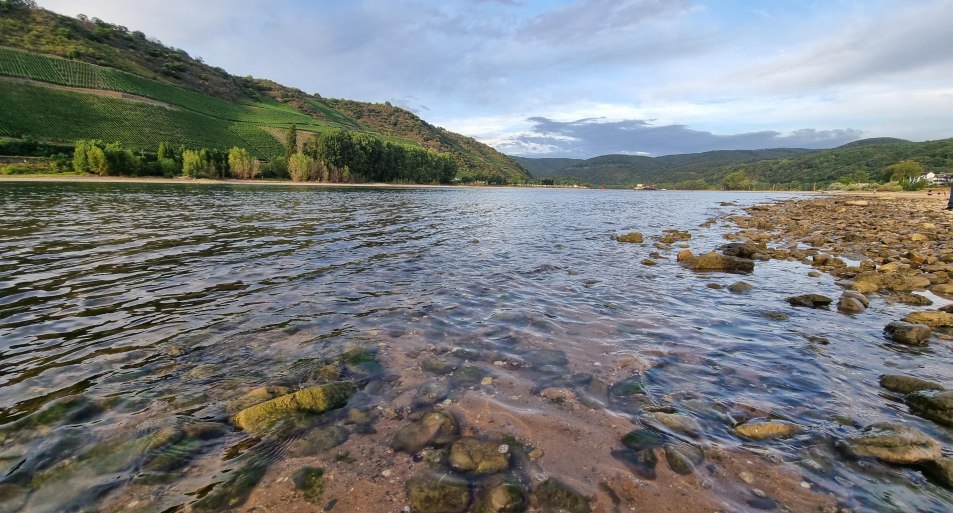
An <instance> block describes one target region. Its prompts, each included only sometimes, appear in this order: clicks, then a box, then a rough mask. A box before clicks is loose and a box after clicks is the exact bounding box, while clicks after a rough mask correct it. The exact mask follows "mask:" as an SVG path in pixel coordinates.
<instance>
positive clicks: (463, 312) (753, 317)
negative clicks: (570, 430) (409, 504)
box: [0, 183, 953, 512]
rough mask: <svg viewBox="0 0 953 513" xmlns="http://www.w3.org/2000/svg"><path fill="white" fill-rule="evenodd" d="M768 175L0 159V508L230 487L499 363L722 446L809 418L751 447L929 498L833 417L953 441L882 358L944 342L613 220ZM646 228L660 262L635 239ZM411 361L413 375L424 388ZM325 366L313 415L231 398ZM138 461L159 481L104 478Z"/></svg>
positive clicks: (692, 201)
mask: <svg viewBox="0 0 953 513" xmlns="http://www.w3.org/2000/svg"><path fill="white" fill-rule="evenodd" d="M773 197H777V195H760V194H744V195H730V194H727V193H726V194H721V193H674V192H664V193H662V192H658V193H644V192H638V193H636V192H632V191H588V190H584V191H577V190H512V189H507V190H481V189H449V190H448V189H316V188H294V187H273V188H268V187H228V186H189V185H144V184H134V185H130V184H35V183H31V184H25V183H18V184H13V183H2V184H0V219H3V223H2V225H0V340H2V343H0V425H2V429H3V431H2V432H0V441H2V449H0V473H2V474H0V475H2V476H3V477H2V484H0V501H3V502H2V503H0V510H2V511H16V510H18V509H23V510H27V511H66V510H81V509H83V508H85V507H87V506H94V507H102V508H103V509H105V510H111V509H110V508H115V509H116V510H119V509H122V507H125V506H126V505H129V504H132V505H133V506H129V507H131V508H138V509H133V510H136V511H156V512H160V511H178V510H180V509H182V508H183V507H185V508H191V509H193V510H221V509H225V508H228V507H230V506H233V505H236V504H240V503H241V502H242V501H243V500H245V497H247V496H248V494H249V493H250V490H252V489H253V488H254V487H255V486H256V485H257V484H258V483H259V481H260V480H261V478H262V476H263V475H264V474H265V472H266V471H267V469H268V467H269V465H272V464H274V463H275V462H278V461H280V460H282V459H283V458H287V457H292V456H296V455H302V454H313V453H316V452H320V451H322V450H329V449H330V448H333V447H336V446H337V445H339V444H341V443H344V440H347V439H348V437H359V436H368V437H373V436H374V433H375V432H376V429H375V422H378V420H379V419H378V418H377V416H378V415H380V413H379V412H381V411H385V412H386V411H387V408H386V406H387V405H388V404H391V403H392V401H393V400H394V398H395V397H398V396H399V395H400V394H405V395H407V394H410V395H414V399H413V401H414V404H416V405H417V406H422V405H429V404H434V403H439V402H441V401H443V400H444V399H446V398H449V399H451V400H455V399H458V398H459V394H460V393H461V391H463V390H467V389H474V388H476V387H481V386H482V387H484V388H489V387H490V385H488V383H491V382H493V380H495V381H497V382H505V381H506V380H507V379H509V378H512V379H517V380H520V381H523V382H529V383H531V384H532V390H531V392H533V393H537V394H538V393H540V392H541V391H544V390H546V389H549V390H565V389H573V390H576V391H577V392H578V393H579V398H580V400H582V401H584V402H585V403H586V404H587V406H589V407H594V408H600V409H602V408H605V409H608V410H609V411H611V412H614V413H616V414H618V415H621V416H623V417H627V418H636V417H637V416H639V415H642V414H645V412H649V411H653V412H661V413H665V412H672V411H679V412H682V413H684V414H687V415H689V416H691V418H693V419H694V420H696V421H697V422H698V423H699V426H700V428H701V430H702V434H703V437H704V439H705V440H707V441H710V442H712V443H717V444H721V445H723V446H725V447H738V446H740V445H742V444H743V442H742V441H740V440H739V439H738V438H737V436H735V435H734V434H733V432H732V430H731V422H730V421H729V420H726V419H730V420H733V421H738V420H743V419H744V418H746V417H753V416H758V415H757V414H756V412H770V414H771V415H773V416H775V417H778V418H785V419H787V420H790V421H792V422H795V423H797V424H799V425H801V426H806V427H808V428H809V429H807V430H806V432H805V434H803V435H801V436H798V437H795V438H792V439H788V440H784V441H780V442H772V443H765V444H761V445H760V446H758V447H760V450H765V451H768V452H769V453H771V454H774V455H776V456H777V457H778V458H780V459H783V460H786V461H810V462H811V464H810V465H809V468H806V471H809V472H811V473H812V474H811V475H812V480H813V482H816V483H819V486H820V487H821V488H822V489H827V490H830V491H831V493H835V494H836V495H838V497H839V498H841V499H843V500H846V501H848V502H849V503H850V504H852V505H853V507H855V508H870V509H873V510H890V509H896V510H904V511H910V510H914V509H917V508H919V509H920V510H923V511H939V510H943V509H945V508H947V507H949V506H950V504H953V497H951V495H950V493H949V492H947V491H944V490H942V489H941V488H938V487H936V486H935V485H933V484H930V483H928V482H926V481H925V480H924V479H923V478H922V476H920V475H919V473H918V472H917V471H915V470H904V469H897V468H881V467H877V466H874V467H869V466H868V467H863V466H858V465H856V464H853V463H849V462H844V461H840V460H839V458H838V457H837V456H836V453H835V452H834V451H833V449H832V447H831V445H832V444H831V440H832V439H833V438H834V437H837V436H840V435H843V434H845V433H847V431H848V430H849V429H852V428H851V425H853V424H856V425H866V424H869V423H872V422H875V421H880V420H889V421H897V420H898V419H902V420H903V421H905V422H908V423H910V424H911V425H914V426H916V427H918V428H919V429H922V430H923V431H924V432H926V433H928V434H930V435H931V436H933V437H935V438H936V439H937V440H939V441H940V442H941V443H943V444H944V445H953V439H951V437H950V433H949V432H948V431H946V430H944V429H942V428H939V427H937V426H936V425H933V424H932V423H930V422H927V421H923V420H921V419H918V418H917V417H913V416H910V415H908V414H907V413H906V409H905V407H903V406H902V404H900V403H898V402H896V401H892V400H890V399H889V398H888V397H887V396H882V395H881V394H882V393H883V391H882V390H881V389H879V388H878V386H877V376H879V375H880V374H883V373H885V372H892V373H905V372H914V373H915V374H916V375H917V376H920V377H923V378H926V379H931V380H934V381H939V382H941V383H942V382H946V383H950V382H953V380H951V378H953V366H951V365H950V364H949V362H950V361H951V360H949V357H950V354H949V353H950V352H949V346H948V344H935V345H933V346H931V347H930V348H926V349H918V350H915V351H914V350H909V349H908V350H900V349H898V348H896V347H895V346H892V345H889V344H886V343H885V341H884V340H883V337H882V336H881V333H880V332H881V329H882V327H883V324H884V321H883V320H884V319H888V320H889V319H895V318H899V317H900V316H902V315H903V314H904V313H906V311H908V310H905V308H907V307H903V306H900V305H886V304H884V303H883V302H874V304H873V305H872V308H871V310H869V312H868V313H866V314H864V315H858V316H854V317H848V316H845V315H842V314H839V313H837V312H835V311H818V310H801V309H799V310H792V309H791V308H789V307H787V305H786V303H785V302H784V298H785V297H787V296H790V295H793V294H796V293H803V292H821V293H825V294H827V295H831V296H835V297H836V295H837V294H838V293H839V288H838V287H837V286H836V285H834V283H833V281H832V280H831V279H830V278H829V277H821V278H810V277H808V276H807V273H806V269H805V268H804V267H803V266H802V265H801V264H799V263H796V262H774V261H772V262H766V263H759V264H758V266H757V268H756V271H755V273H754V274H753V275H752V276H749V277H746V278H745V280H746V281H749V282H751V283H753V284H754V289H753V291H752V292H751V293H749V294H745V295H735V294H731V293H729V292H728V291H727V290H724V289H715V288H710V287H708V284H709V283H717V284H720V285H724V286H727V285H730V284H731V283H733V282H735V281H737V279H738V277H737V276H731V275H722V274H712V275H704V276H699V275H696V274H693V273H691V272H688V271H685V270H683V269H681V268H680V267H679V266H677V264H675V262H674V260H675V259H674V252H673V251H671V250H665V249H661V250H657V249H656V248H654V247H652V246H651V242H652V240H649V241H648V243H647V244H646V245H645V246H639V245H632V244H620V243H617V242H614V241H612V240H610V235H611V234H614V233H622V232H626V231H630V230H638V231H641V232H643V233H645V234H646V235H647V236H651V235H657V234H660V233H661V232H662V230H664V229H671V228H675V229H681V230H690V231H691V232H692V234H693V238H692V240H691V241H690V245H691V247H692V249H693V250H695V251H696V252H697V251H699V250H706V249H712V248H714V247H716V246H718V245H719V244H721V243H722V241H723V240H722V237H721V236H722V234H723V233H725V231H727V230H729V229H730V227H728V226H726V225H720V224H716V225H715V226H713V227H712V228H706V229H699V228H698V226H699V225H700V224H701V223H703V222H704V221H705V220H707V219H709V218H711V217H714V216H717V215H722V214H726V213H729V212H732V211H733V209H737V208H739V207H738V206H721V204H720V202H723V201H726V200H729V199H730V200H733V201H734V202H735V203H737V205H740V206H744V205H749V204H752V203H756V202H763V201H766V200H769V199H771V198H773ZM652 251H660V252H661V253H662V254H661V255H660V256H661V258H656V260H658V262H659V265H657V266H646V265H643V264H642V263H641V262H642V260H643V259H644V258H646V257H647V256H648V253H649V252H652ZM675 251H677V248H675ZM778 312H784V313H785V314H786V316H787V319H786V320H785V319H784V316H780V315H777V313H778ZM812 337H826V338H827V339H829V341H830V344H829V345H819V344H816V343H813V342H812V340H813V341H816V340H818V339H817V338H812ZM450 350H453V351H450ZM378 351H380V354H378ZM626 359H630V360H632V361H634V362H637V363H636V364H634V365H632V366H631V367H627V366H626V365H614V362H619V361H623V362H624V361H626ZM613 365H614V366H613ZM411 369H412V370H413V372H409V371H410V370H411ZM420 371H423V373H424V374H423V375H424V376H429V377H431V378H433V380H434V382H433V383H430V384H426V383H425V384H424V386H423V387H422V388H421V389H420V390H417V389H416V385H417V384H419V383H418V382H419V381H420V380H419V379H418V378H419V376H420V375H421V374H420ZM487 378H490V381H486V379H487ZM339 379H344V380H353V381H355V382H357V383H358V384H359V386H360V387H361V391H360V392H359V393H358V394H357V395H356V396H355V397H354V398H353V399H352V400H351V402H350V403H349V407H348V408H347V409H344V410H336V411H334V412H332V413H330V414H327V415H324V416H321V417H317V418H315V419H313V420H312V421H310V423H308V424H307V426H306V429H304V428H302V427H301V425H300V424H299V425H295V426H291V427H289V428H288V429H287V430H285V431H284V432H282V433H280V435H279V436H275V434H274V433H269V434H267V435H264V436H255V435H253V434H248V433H245V432H243V431H240V430H237V429H236V428H235V427H234V426H233V425H232V422H231V420H230V418H231V416H232V415H233V414H234V413H235V412H236V411H238V410H239V409H241V408H242V407H245V406H250V405H251V404H254V403H255V402H261V400H264V399H268V398H270V397H273V396H276V395H280V393H281V392H282V391H284V392H287V391H290V390H295V389H298V388H301V387H305V386H311V385H315V384H320V383H326V382H329V381H334V380H339ZM428 379H429V378H428ZM415 380H416V381H415ZM263 387H264V388H263ZM428 387H429V388H428ZM609 387H611V388H609ZM408 391H409V392H408ZM633 391H635V392H638V393H635V392H633ZM642 392H644V393H642ZM256 394H257V395H256ZM256 397H257V398H258V399H257V401H256V400H255V398H256ZM514 397H516V396H514ZM504 399H505V398H501V401H502V403H503V404H506V401H505V400H504ZM556 399H558V398H556ZM246 403H247V404H246ZM519 403H520V401H519V400H518V399H513V400H512V401H511V402H510V403H509V407H512V411H513V412H514V413H515V414H516V415H517V416H518V415H519V412H520V411H521V410H520V409H519V408H521V407H525V404H524V405H520V404H519ZM379 407H380V408H379ZM504 407H506V406H504ZM398 417H399V412H398ZM619 447H622V446H621V445H618V446H617V447H612V446H607V447H606V448H605V454H604V455H602V456H604V457H607V458H608V457H610V453H611V452H613V450H615V449H618V448H619ZM666 451H668V449H666ZM666 455H668V452H666ZM339 456H340V457H341V458H347V457H348V456H347V455H346V454H344V453H342V455H339ZM602 456H600V457H602ZM688 459H689V460H690V459H691V458H688ZM133 489H134V490H137V491H138V492H137V493H140V494H141V493H142V491H143V490H146V491H147V492H148V494H149V496H150V497H151V498H152V499H151V500H150V501H148V503H147V502H142V503H141V504H140V503H138V501H135V503H133V502H128V503H126V502H123V500H124V499H123V498H124V497H125V496H126V494H129V493H130V490H133ZM117 504H122V505H123V506H117ZM332 507H333V505H332ZM127 510H128V509H127Z"/></svg>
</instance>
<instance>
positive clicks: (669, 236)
mask: <svg viewBox="0 0 953 513" xmlns="http://www.w3.org/2000/svg"><path fill="white" fill-rule="evenodd" d="M662 232H663V233H664V235H662V237H661V238H660V239H659V241H661V242H662V243H663V244H674V243H676V242H679V241H686V240H692V234H691V233H688V232H685V231H681V230H662Z"/></svg>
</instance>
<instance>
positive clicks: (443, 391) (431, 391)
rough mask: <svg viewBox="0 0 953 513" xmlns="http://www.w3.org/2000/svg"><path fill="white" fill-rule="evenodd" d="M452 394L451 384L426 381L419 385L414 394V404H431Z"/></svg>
mask: <svg viewBox="0 0 953 513" xmlns="http://www.w3.org/2000/svg"><path fill="white" fill-rule="evenodd" d="M449 394H450V385H449V384H448V383H445V382H438V383H424V384H422V385H420V386H419V387H417V393H415V394H414V399H413V401H414V406H415V407H418V408H419V407H421V406H431V405H434V404H437V403H438V402H440V401H442V400H444V399H446V398H447V395H449Z"/></svg>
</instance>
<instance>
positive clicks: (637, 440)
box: [622, 429, 665, 451]
mask: <svg viewBox="0 0 953 513" xmlns="http://www.w3.org/2000/svg"><path fill="white" fill-rule="evenodd" d="M622 445H624V446H626V447H628V448H629V449H633V450H636V451H639V450H642V449H655V448H657V447H662V446H663V445H665V435H663V434H662V433H659V432H658V431H653V430H651V429H636V430H634V431H629V432H628V433H626V434H625V436H623V437H622Z"/></svg>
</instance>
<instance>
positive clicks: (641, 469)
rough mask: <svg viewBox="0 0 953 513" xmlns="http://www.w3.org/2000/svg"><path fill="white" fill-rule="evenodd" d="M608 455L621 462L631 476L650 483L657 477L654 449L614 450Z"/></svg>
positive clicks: (656, 458) (656, 457) (656, 461)
mask: <svg viewBox="0 0 953 513" xmlns="http://www.w3.org/2000/svg"><path fill="white" fill-rule="evenodd" d="M610 454H611V455H612V457H613V458H615V459H616V460H618V461H621V462H622V463H623V464H624V465H625V466H626V468H628V469H629V470H630V471H632V473H633V474H635V475H637V476H639V477H641V478H643V479H648V480H650V481H651V480H654V479H655V478H656V477H657V474H656V472H655V467H657V466H658V456H656V455H655V449H642V450H637V451H630V450H621V451H620V450H614V451H611V452H610Z"/></svg>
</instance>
